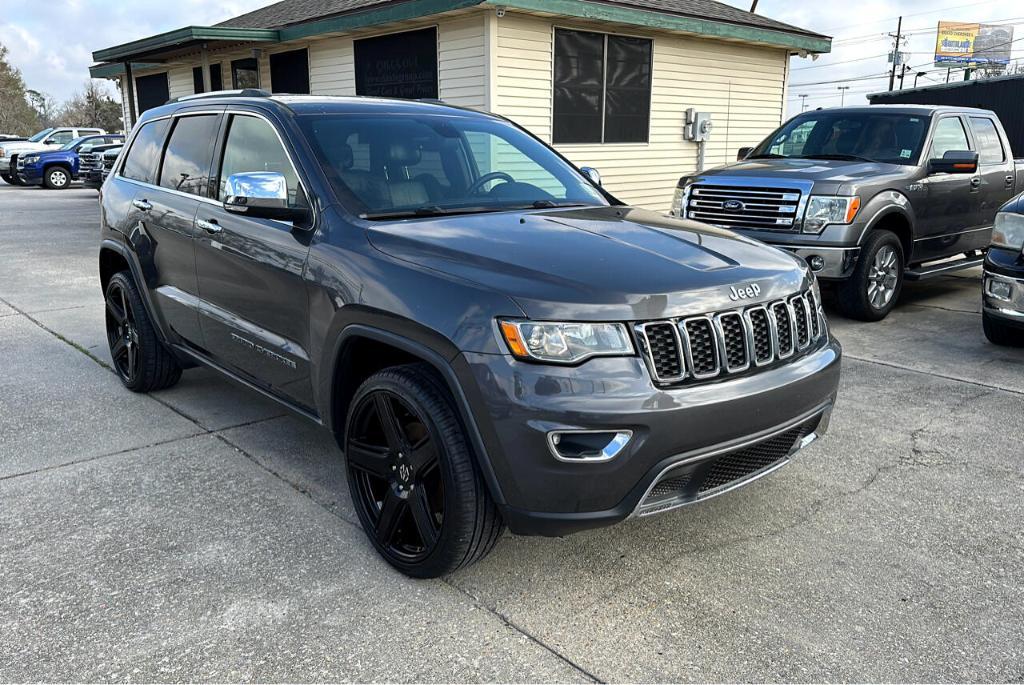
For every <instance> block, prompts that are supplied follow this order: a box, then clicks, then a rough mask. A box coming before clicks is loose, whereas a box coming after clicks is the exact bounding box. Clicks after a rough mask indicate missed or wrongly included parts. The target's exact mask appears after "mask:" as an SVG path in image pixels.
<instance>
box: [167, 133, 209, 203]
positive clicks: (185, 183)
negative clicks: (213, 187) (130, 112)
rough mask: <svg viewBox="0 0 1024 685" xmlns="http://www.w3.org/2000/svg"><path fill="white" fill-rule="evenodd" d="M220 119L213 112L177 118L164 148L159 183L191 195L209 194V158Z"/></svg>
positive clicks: (204, 195) (203, 195)
mask: <svg viewBox="0 0 1024 685" xmlns="http://www.w3.org/2000/svg"><path fill="white" fill-rule="evenodd" d="M219 123H220V117H219V116H218V115H216V114H205V115H200V116H186V117H181V118H180V119H178V120H177V122H176V123H175V125H174V130H173V131H172V132H171V138H170V140H169V141H168V143H167V151H166V152H164V163H163V167H162V168H161V170H160V185H162V186H163V187H164V188H172V189H173V190H180V191H181V192H183V193H189V194H191V195H200V196H202V197H206V196H208V195H209V188H210V162H211V160H212V158H213V146H214V143H215V142H216V139H217V126H218V124H219Z"/></svg>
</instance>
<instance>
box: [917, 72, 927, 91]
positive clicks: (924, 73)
mask: <svg viewBox="0 0 1024 685" xmlns="http://www.w3.org/2000/svg"><path fill="white" fill-rule="evenodd" d="M927 75H928V72H927V71H919V72H917V73H916V74H914V88H917V79H918V78H920V77H921V76H927Z"/></svg>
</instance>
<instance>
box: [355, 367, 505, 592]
mask: <svg viewBox="0 0 1024 685" xmlns="http://www.w3.org/2000/svg"><path fill="white" fill-rule="evenodd" d="M345 462H346V469H347V472H348V483H349V489H350V491H351V493H352V501H353V504H354V505H355V508H356V512H357V514H358V515H359V520H360V522H361V523H362V526H363V530H364V531H365V532H366V534H367V536H368V537H369V538H370V542H371V544H373V546H374V547H375V548H376V550H377V552H378V553H379V554H380V555H381V556H382V557H384V559H385V560H386V561H387V562H388V563H389V564H391V565H392V566H394V567H395V568H397V569H398V570H399V571H401V572H403V573H405V574H407V575H410V576H413V577H417V578H436V577H438V576H441V575H444V574H446V573H450V572H451V571H454V570H456V569H458V568H460V567H462V566H467V565H469V564H472V563H473V562H475V561H477V560H479V559H481V558H483V557H484V556H486V555H487V554H488V553H489V552H490V551H491V549H493V547H494V545H495V543H496V542H497V540H498V537H499V535H500V534H501V531H502V530H503V528H504V526H503V523H502V520H501V516H500V514H499V513H498V510H497V507H495V505H494V502H493V501H492V500H491V497H490V494H489V493H488V491H487V487H486V485H485V484H484V481H483V477H482V476H481V474H480V471H479V468H478V467H477V465H476V462H475V461H474V458H473V455H472V453H471V449H470V447H469V444H468V442H467V440H466V437H465V433H464V431H463V429H462V425H461V423H460V421H459V419H458V417H457V416H456V413H455V410H454V408H453V407H452V402H451V399H450V395H449V393H448V391H447V389H446V388H444V387H443V385H442V384H441V383H440V382H439V381H438V380H437V379H436V378H435V376H434V374H433V372H432V371H431V370H430V369H429V367H426V366H421V365H410V366H399V367H393V368H390V369H385V370H383V371H381V372H379V373H377V374H375V375H373V376H371V377H370V378H369V379H368V380H367V381H366V382H365V383H363V385H362V386H360V388H359V390H358V391H357V392H356V396H355V397H354V398H353V400H352V404H351V405H350V408H349V415H348V420H347V422H346V430H345Z"/></svg>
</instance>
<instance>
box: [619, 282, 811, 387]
mask: <svg viewBox="0 0 1024 685" xmlns="http://www.w3.org/2000/svg"><path fill="white" fill-rule="evenodd" d="M822 317H823V314H822V313H821V309H820V306H819V305H818V302H817V301H816V300H815V298H814V295H813V293H811V291H807V292H806V293H802V294H798V295H794V296H793V297H790V298H788V299H785V300H778V301H776V302H772V303H770V304H768V305H754V306H751V307H746V308H743V309H737V310H732V311H726V312H718V313H714V314H708V315H702V316H694V317H687V318H684V319H680V320H672V321H651V322H647V323H642V324H638V325H637V326H636V327H635V329H634V330H635V332H636V337H637V339H638V342H639V346H640V349H641V351H642V353H643V356H644V358H645V361H646V362H647V366H648V368H649V369H650V372H651V375H652V376H653V378H654V380H655V382H657V383H659V384H661V385H671V384H674V383H681V382H683V381H690V382H692V381H704V380H711V379H714V378H721V377H724V376H730V375H734V374H739V373H743V372H745V371H748V370H749V369H751V368H753V367H763V366H768V365H769V364H773V363H775V362H778V361H781V360H784V359H789V358H790V357H792V356H793V355H794V354H796V353H797V352H804V351H806V350H808V349H809V348H810V347H811V346H812V344H813V343H815V342H818V341H820V340H821V338H822V336H824V335H825V324H824V320H823V318H822Z"/></svg>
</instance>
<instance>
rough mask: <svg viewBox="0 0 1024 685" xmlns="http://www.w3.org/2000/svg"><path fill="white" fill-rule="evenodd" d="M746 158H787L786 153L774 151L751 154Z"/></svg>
mask: <svg viewBox="0 0 1024 685" xmlns="http://www.w3.org/2000/svg"><path fill="white" fill-rule="evenodd" d="M746 159H786V155H777V154H775V153H774V152H765V153H764V154H761V155H750V156H749V157H746Z"/></svg>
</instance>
